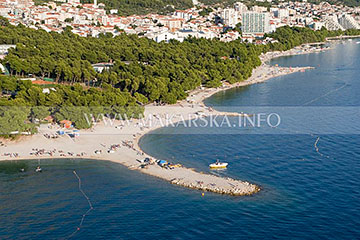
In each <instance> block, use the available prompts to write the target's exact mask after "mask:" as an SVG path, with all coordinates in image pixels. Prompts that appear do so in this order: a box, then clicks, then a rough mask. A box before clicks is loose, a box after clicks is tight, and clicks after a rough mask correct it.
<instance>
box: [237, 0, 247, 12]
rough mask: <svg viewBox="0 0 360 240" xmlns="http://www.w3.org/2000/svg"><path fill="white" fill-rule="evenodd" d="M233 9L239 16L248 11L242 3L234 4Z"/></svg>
mask: <svg viewBox="0 0 360 240" xmlns="http://www.w3.org/2000/svg"><path fill="white" fill-rule="evenodd" d="M234 9H235V11H237V12H238V13H240V14H242V13H244V12H247V11H248V8H247V6H246V5H245V4H244V3H242V2H237V3H235V4H234Z"/></svg>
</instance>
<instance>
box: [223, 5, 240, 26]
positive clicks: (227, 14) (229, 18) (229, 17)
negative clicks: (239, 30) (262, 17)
mask: <svg viewBox="0 0 360 240" xmlns="http://www.w3.org/2000/svg"><path fill="white" fill-rule="evenodd" d="M220 17H221V19H222V20H223V22H224V25H225V26H229V27H235V26H236V24H238V23H239V21H238V12H237V11H235V9H233V8H225V9H224V10H223V11H222V12H221V16H220Z"/></svg>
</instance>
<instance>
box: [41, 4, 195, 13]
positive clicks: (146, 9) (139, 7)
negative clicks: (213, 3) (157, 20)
mask: <svg viewBox="0 0 360 240" xmlns="http://www.w3.org/2000/svg"><path fill="white" fill-rule="evenodd" d="M50 1H53V0H35V3H36V4H43V3H46V2H50ZM81 2H82V3H93V2H94V1H93V0H82V1H81ZM98 3H104V4H105V6H106V7H105V8H106V9H107V10H110V9H118V11H119V15H121V16H129V15H133V14H136V15H142V14H148V13H160V14H165V13H169V12H173V11H174V9H187V8H191V7H193V3H192V0H98Z"/></svg>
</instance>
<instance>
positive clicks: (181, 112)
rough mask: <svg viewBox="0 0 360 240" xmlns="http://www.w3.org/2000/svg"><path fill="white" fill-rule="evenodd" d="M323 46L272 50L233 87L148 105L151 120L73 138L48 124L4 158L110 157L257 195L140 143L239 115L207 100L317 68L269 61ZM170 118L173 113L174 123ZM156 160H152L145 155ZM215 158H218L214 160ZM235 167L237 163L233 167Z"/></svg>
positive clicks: (200, 185) (168, 176)
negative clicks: (180, 127) (174, 128)
mask: <svg viewBox="0 0 360 240" xmlns="http://www.w3.org/2000/svg"><path fill="white" fill-rule="evenodd" d="M317 51H319V50H318V49H312V51H310V50H307V49H298V48H297V49H293V50H290V51H287V52H282V53H274V52H272V53H267V54H265V55H262V56H261V60H262V65H261V66H259V67H258V68H256V69H254V70H253V75H252V77H251V78H249V79H248V80H246V81H244V82H240V83H236V84H233V85H227V84H224V85H223V86H222V87H219V88H213V89H201V88H198V89H196V90H194V91H192V92H191V93H190V94H189V97H188V99H187V100H186V101H185V100H184V101H181V102H178V103H177V104H175V105H165V106H154V105H151V104H150V105H147V106H146V107H145V116H152V118H150V119H147V121H146V122H145V121H144V120H143V119H140V120H136V119H133V120H129V121H126V122H125V121H118V120H117V121H114V122H113V123H112V124H107V123H106V122H101V123H99V124H97V125H96V126H94V127H93V128H92V129H89V130H81V131H80V136H79V137H76V138H71V137H70V136H68V135H63V136H58V137H57V138H47V137H45V136H53V135H55V134H56V132H57V131H58V130H60V129H59V127H58V126H55V125H42V126H41V127H40V128H39V133H38V134H36V135H34V136H27V137H22V138H21V139H20V140H18V141H15V142H10V141H2V142H3V145H2V146H0V157H1V160H17V159H49V158H84V159H97V160H108V161H113V162H116V163H120V164H123V165H124V166H126V167H128V168H129V169H133V170H138V171H141V172H143V173H146V174H149V175H152V176H155V177H158V178H161V179H163V180H166V181H168V182H170V183H172V184H175V185H179V186H183V187H187V188H192V189H198V190H201V191H209V192H214V193H220V194H228V195H235V196H240V195H251V194H254V193H256V192H258V191H260V187H259V186H257V185H256V184H251V183H249V182H246V181H240V180H235V179H231V178H226V177H218V176H215V175H212V174H208V173H201V172H197V171H195V170H193V169H190V168H186V167H184V166H181V165H180V164H176V163H174V162H171V164H170V165H167V166H166V167H161V166H160V165H159V164H158V163H157V162H156V159H154V158H153V157H151V156H149V155H147V154H146V153H144V152H143V151H142V150H141V148H140V147H139V145H138V143H139V139H140V138H141V137H142V136H144V135H145V134H146V133H148V132H150V131H153V130H155V129H157V128H160V127H164V126H168V125H170V124H172V123H176V122H179V121H187V120H190V119H192V118H194V117H195V116H198V115H199V114H201V115H203V116H204V117H206V116H210V115H213V114H218V115H229V116H235V115H240V114H239V113H224V112H218V111H215V110H213V109H211V108H209V107H206V106H205V105H204V103H203V100H204V99H205V98H208V97H210V96H211V95H213V94H215V93H217V92H219V91H224V90H227V89H230V88H234V87H242V86H246V85H250V84H255V83H261V82H264V81H266V80H268V79H270V78H273V77H278V76H282V75H286V74H291V73H295V72H303V71H306V70H309V69H312V67H295V68H286V67H276V66H270V65H268V64H266V62H267V61H269V60H270V59H272V58H274V57H280V56H289V55H295V54H302V53H310V52H317ZM168 116H171V122H170V123H169V119H168ZM146 158H150V159H151V161H150V162H144V159H146ZM214 160H215V159H214ZM230 167H231V166H230Z"/></svg>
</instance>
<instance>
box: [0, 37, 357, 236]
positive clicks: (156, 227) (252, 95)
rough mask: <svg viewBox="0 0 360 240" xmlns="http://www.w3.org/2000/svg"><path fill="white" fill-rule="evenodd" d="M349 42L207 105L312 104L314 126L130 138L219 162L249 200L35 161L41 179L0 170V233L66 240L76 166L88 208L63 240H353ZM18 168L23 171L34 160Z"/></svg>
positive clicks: (353, 71)
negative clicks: (253, 187) (248, 186)
mask: <svg viewBox="0 0 360 240" xmlns="http://www.w3.org/2000/svg"><path fill="white" fill-rule="evenodd" d="M355 42H356V41H354V42H351V43H350V42H347V43H346V44H339V45H336V48H335V49H334V50H331V51H328V52H324V53H318V54H310V55H301V56H293V57H287V58H280V59H276V60H274V61H273V62H272V64H280V65H282V66H308V65H311V66H315V67H316V69H314V70H312V71H307V72H305V73H295V74H292V75H288V76H283V77H278V78H274V79H271V80H269V81H267V82H266V83H262V84H257V85H252V86H248V87H244V88H239V89H232V90H229V91H226V92H221V93H219V94H217V95H214V96H213V97H211V98H210V99H208V100H207V101H206V104H208V105H211V106H214V107H216V108H218V109H222V108H224V107H238V109H240V110H241V109H243V107H242V106H246V107H249V106H250V109H252V108H253V109H258V108H256V106H267V107H270V109H271V108H272V107H274V106H276V108H274V109H275V110H276V111H278V110H279V108H278V107H279V106H280V107H285V109H288V108H287V107H289V106H291V107H295V111H296V107H306V108H305V109H308V108H307V107H308V106H311V108H310V110H309V111H310V113H311V114H314V113H316V108H317V107H326V109H333V110H334V111H330V112H331V116H332V119H327V118H324V119H322V121H318V122H316V123H314V122H313V121H315V120H316V119H318V118H320V117H321V116H320V117H316V119H315V120H314V119H313V118H310V120H307V119H306V118H303V117H302V116H303V114H299V115H301V116H298V117H299V119H300V121H299V120H298V121H296V116H295V115H294V114H293V112H292V114H290V115H291V116H288V115H287V113H288V111H284V112H281V115H282V117H283V118H284V121H283V123H282V125H281V126H280V127H281V132H279V131H276V130H275V129H274V132H272V129H269V128H266V129H262V128H260V129H240V130H239V129H235V130H234V132H233V133H236V134H224V132H226V133H228V132H227V131H225V130H224V129H223V128H216V129H205V131H204V129H202V130H199V129H197V128H191V130H190V131H189V132H191V133H192V134H184V133H186V132H187V131H188V129H185V127H181V126H180V127H178V128H177V129H173V128H166V129H160V130H157V131H155V132H154V133H153V134H150V135H147V136H145V137H144V138H143V139H142V140H141V145H142V147H143V149H144V150H145V151H146V152H148V153H150V154H151V155H153V156H155V157H159V158H164V159H168V160H170V161H173V162H180V163H183V164H184V165H185V166H188V167H194V168H196V169H197V170H199V171H204V172H208V171H209V169H208V164H209V163H211V162H213V161H214V160H215V159H216V158H218V159H220V160H223V161H226V162H228V163H229V168H228V169H227V170H225V171H221V172H212V173H213V174H218V175H222V176H230V177H234V178H238V179H244V180H248V181H250V182H253V183H257V184H259V185H261V186H262V191H261V192H260V193H258V194H256V195H254V196H248V197H230V196H221V195H217V194H212V193H205V196H204V197H202V196H201V192H199V191H196V190H190V189H185V188H182V187H178V186H173V185H171V184H169V183H167V182H164V181H162V180H159V179H156V178H153V177H150V176H145V175H143V174H140V173H138V172H136V171H129V170H127V169H125V168H124V167H122V166H120V165H118V164H114V163H110V162H103V161H93V160H82V161H80V160H79V161H76V160H49V161H42V162H41V163H42V166H43V168H44V170H45V171H44V172H43V173H41V174H35V173H34V172H33V171H28V172H26V173H14V174H5V173H0V238H1V239H66V238H68V237H69V236H70V235H71V234H72V232H73V231H74V230H76V228H77V226H78V225H79V222H80V220H81V217H82V214H84V213H85V212H86V211H87V209H88V207H89V205H88V203H87V201H86V199H85V198H84V196H83V195H82V194H81V192H80V191H79V189H78V185H77V184H78V181H77V178H76V176H75V175H74V174H73V172H72V171H73V170H74V169H75V170H76V172H77V173H78V175H79V176H80V177H81V179H82V184H83V190H84V192H85V193H86V194H87V196H88V197H89V198H90V200H91V202H92V204H93V206H94V210H93V211H91V212H90V213H89V215H88V216H86V218H85V221H84V223H83V225H82V227H81V229H80V231H79V232H77V233H76V234H75V235H74V236H73V238H72V239H204V238H207V239H359V238H360V228H359V224H360V201H359V198H360V184H359V179H360V160H359V159H360V147H359V142H360V135H359V131H358V130H359V125H360V124H359V121H357V120H358V118H357V117H358V116H359V113H360V111H358V110H357V109H358V108H357V107H358V106H360V97H359V92H360V80H359V78H360V77H359V76H360V58H359V57H358V56H360V44H356V43H355ZM239 106H240V107H239ZM314 109H315V110H314ZM275 110H274V111H275ZM301 111H302V110H299V112H301ZM334 113H336V114H334ZM326 114H327V113H325V114H321V115H322V116H323V115H326ZM299 122H301V123H302V124H300V123H299ZM304 128H306V131H302V130H303V129H304ZM184 129H185V130H186V131H185V130H184ZM309 129H310V130H311V131H310V132H309V133H311V134H308V131H309ZM332 129H334V130H337V132H336V131H334V132H336V134H333V133H332V131H331V130H332ZM313 130H314V131H316V130H317V132H316V133H314V134H313V132H312V131H313ZM351 130H353V132H354V133H353V134H351V133H352V131H351ZM298 132H299V133H302V134H298ZM197 133H201V134H197ZM203 133H211V134H203ZM253 133H256V134H253ZM280 133H282V134H280ZM304 133H306V134H304ZM329 133H332V134H329ZM317 139H319V140H318V142H317V144H316V141H317ZM315 145H316V147H317V148H318V149H317V148H316V147H315ZM29 164H30V166H29V168H30V169H33V168H34V167H35V166H36V164H37V161H30V162H29Z"/></svg>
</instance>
